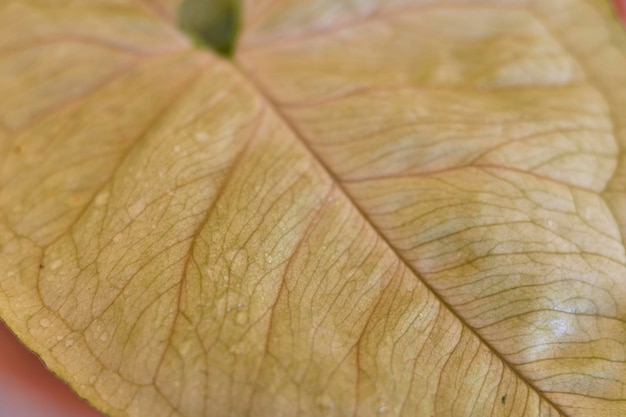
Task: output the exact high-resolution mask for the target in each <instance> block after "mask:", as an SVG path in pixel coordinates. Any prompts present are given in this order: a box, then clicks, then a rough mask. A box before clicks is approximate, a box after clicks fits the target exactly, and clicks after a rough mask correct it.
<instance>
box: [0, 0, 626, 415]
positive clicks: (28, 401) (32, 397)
mask: <svg viewBox="0 0 626 417" xmlns="http://www.w3.org/2000/svg"><path fill="white" fill-rule="evenodd" d="M613 3H614V4H615V8H616V10H617V14H618V15H619V16H620V17H621V18H622V20H623V21H624V22H626V0H613ZM625 70H626V69H625ZM0 417H102V415H101V414H99V413H98V412H97V411H95V410H94V409H92V408H91V407H90V406H89V405H88V404H87V403H85V402H84V401H82V400H81V399H80V398H78V397H77V396H76V395H75V394H74V393H73V392H72V391H71V390H70V389H69V387H68V386H67V385H65V384H64V383H63V382H61V381H60V380H58V379H57V378H56V377H55V376H54V375H53V374H51V373H50V372H48V371H47V370H46V368H45V367H44V366H43V365H42V363H41V362H40V361H39V359H38V358H37V357H36V356H35V355H33V354H32V353H31V352H29V351H28V350H27V349H25V348H24V347H23V346H22V345H21V344H20V342H18V340H17V339H16V338H15V336H14V335H13V334H12V333H11V332H10V331H9V330H8V329H7V328H6V327H5V326H4V324H3V323H2V322H1V321H0Z"/></svg>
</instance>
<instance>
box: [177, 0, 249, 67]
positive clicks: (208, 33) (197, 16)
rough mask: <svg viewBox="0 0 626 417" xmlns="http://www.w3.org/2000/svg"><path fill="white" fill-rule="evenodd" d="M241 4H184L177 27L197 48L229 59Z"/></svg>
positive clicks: (230, 0)
mask: <svg viewBox="0 0 626 417" xmlns="http://www.w3.org/2000/svg"><path fill="white" fill-rule="evenodd" d="M240 14H241V4H240V0H185V1H184V2H183V3H182V4H181V6H180V9H179V11H178V25H179V26H180V28H181V29H182V30H183V31H185V32H186V33H187V34H188V35H189V36H190V37H191V38H192V39H193V40H194V41H195V42H196V44H197V45H198V46H200V47H208V48H210V49H213V50H214V51H215V52H217V53H219V54H221V55H224V56H227V57H229V56H232V54H233V52H234V50H235V43H236V41H237V35H238V32H239V18H240Z"/></svg>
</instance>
